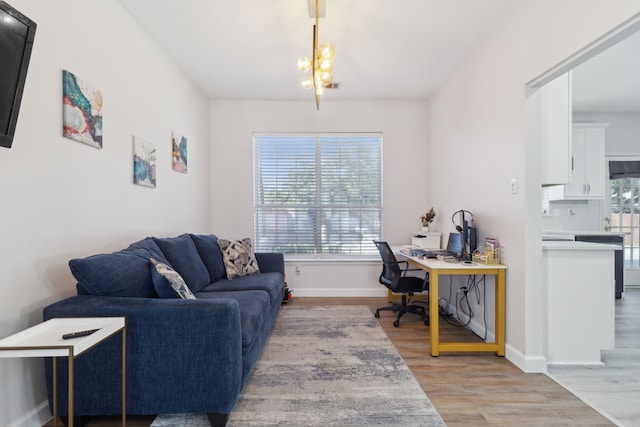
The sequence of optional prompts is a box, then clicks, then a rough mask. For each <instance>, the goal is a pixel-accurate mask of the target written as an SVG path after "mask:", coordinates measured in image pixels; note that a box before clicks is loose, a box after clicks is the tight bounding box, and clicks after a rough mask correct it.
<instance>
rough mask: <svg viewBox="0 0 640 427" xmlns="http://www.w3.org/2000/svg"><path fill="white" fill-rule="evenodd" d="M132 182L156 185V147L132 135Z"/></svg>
mask: <svg viewBox="0 0 640 427" xmlns="http://www.w3.org/2000/svg"><path fill="white" fill-rule="evenodd" d="M133 183H134V184H136V185H143V186H145V187H151V188H155V186H156V148H155V147H154V146H153V144H151V143H150V142H147V141H145V140H144V139H142V138H139V137H137V136H134V137H133Z"/></svg>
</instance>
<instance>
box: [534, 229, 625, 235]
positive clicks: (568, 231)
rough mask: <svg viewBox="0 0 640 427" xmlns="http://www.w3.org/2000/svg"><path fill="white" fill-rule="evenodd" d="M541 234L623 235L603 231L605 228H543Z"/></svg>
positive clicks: (621, 233)
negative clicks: (594, 229)
mask: <svg viewBox="0 0 640 427" xmlns="http://www.w3.org/2000/svg"><path fill="white" fill-rule="evenodd" d="M542 234H573V235H574V236H624V235H625V234H629V233H625V232H622V231H605V230H596V231H593V230H545V231H543V232H542Z"/></svg>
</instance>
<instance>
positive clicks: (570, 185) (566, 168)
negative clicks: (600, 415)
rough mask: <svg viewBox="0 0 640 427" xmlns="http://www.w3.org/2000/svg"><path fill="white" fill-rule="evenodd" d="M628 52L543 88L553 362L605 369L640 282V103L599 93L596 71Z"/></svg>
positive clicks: (547, 304)
mask: <svg viewBox="0 0 640 427" xmlns="http://www.w3.org/2000/svg"><path fill="white" fill-rule="evenodd" d="M632 39H633V37H632ZM635 39H636V40H635V41H633V40H632V42H634V43H635V45H636V46H640V36H636V37H635ZM620 49H622V48H620ZM620 49H619V50H620ZM624 53H625V52H624V51H619V52H615V51H614V52H612V53H611V54H607V51H605V52H604V53H603V54H600V55H598V56H596V57H594V58H592V59H591V60H589V61H587V62H585V63H584V64H582V65H580V66H578V67H577V68H575V69H574V70H573V71H570V72H568V73H566V74H564V75H562V76H560V77H558V78H557V79H555V80H553V81H551V82H550V83H548V84H547V85H546V86H544V87H543V88H541V90H540V95H539V96H540V106H541V112H542V113H541V121H540V124H541V135H540V140H541V142H542V178H543V179H542V184H543V185H542V197H541V200H542V204H541V215H542V230H541V231H542V233H541V234H542V235H541V238H542V249H543V281H544V283H543V286H544V311H545V312H546V313H545V314H546V315H545V316H544V318H545V320H544V323H545V326H544V331H545V353H546V358H547V364H548V365H602V360H601V351H602V350H610V349H613V348H614V347H615V302H616V301H618V300H621V299H623V298H624V292H625V288H626V287H631V288H633V287H637V286H638V285H640V280H639V279H640V277H639V274H638V272H639V271H640V270H639V269H638V258H639V255H638V252H639V250H638V249H639V248H638V246H640V244H639V243H638V235H639V232H638V230H639V228H640V215H639V214H640V204H639V202H640V197H639V196H640V183H639V182H638V181H640V174H639V172H640V144H638V138H637V135H640V105H638V103H637V102H636V104H635V106H632V107H624V108H623V104H621V103H620V101H619V100H620V97H619V96H618V98H617V100H615V101H614V100H613V99H612V100H610V101H609V104H607V103H606V102H603V100H602V99H603V97H604V98H606V96H605V94H607V93H608V92H607V90H604V89H603V90H602V91H600V92H598V82H599V80H598V73H600V74H602V71H603V69H604V68H605V66H607V63H609V62H612V61H614V56H612V55H614V54H615V55H618V56H619V55H621V54H624ZM626 54H628V51H627V52H626ZM607 55H608V56H607ZM612 77H613V76H612V72H611V71H610V72H609V74H608V75H607V78H608V79H609V81H611V80H612V79H611V78H612ZM636 80H638V79H636ZM613 81H615V78H613ZM608 90H609V92H611V93H612V94H613V92H614V89H611V88H609V89H608ZM594 92H595V94H594ZM616 102H617V103H616ZM627 110H629V111H627ZM618 172H620V173H618ZM618 182H620V184H619V186H618Z"/></svg>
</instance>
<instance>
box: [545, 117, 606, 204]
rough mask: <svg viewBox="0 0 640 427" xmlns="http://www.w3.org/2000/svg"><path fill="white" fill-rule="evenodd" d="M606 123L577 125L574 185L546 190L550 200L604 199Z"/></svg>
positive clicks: (573, 145) (573, 137) (555, 186)
mask: <svg viewBox="0 0 640 427" xmlns="http://www.w3.org/2000/svg"><path fill="white" fill-rule="evenodd" d="M606 126H607V124H604V123H574V124H573V129H572V141H571V146H572V151H573V156H572V162H571V163H572V168H571V182H569V183H568V184H566V185H554V186H550V187H547V188H545V191H546V192H547V198H548V200H567V199H574V200H589V199H602V198H604V193H605V188H604V187H605V161H604V149H605V146H604V144H605V128H606Z"/></svg>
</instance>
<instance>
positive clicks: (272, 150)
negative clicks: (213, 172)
mask: <svg viewBox="0 0 640 427" xmlns="http://www.w3.org/2000/svg"><path fill="white" fill-rule="evenodd" d="M254 174H255V177H254V179H255V182H254V206H255V216H254V221H255V250H256V251H261V252H266V251H275V252H282V253H285V254H314V255H324V254H333V255H335V254H343V255H372V254H377V251H376V248H375V245H374V244H373V240H374V239H379V238H380V236H381V234H382V135H381V134H314V135H311V134H295V135H293V134H285V135H266V134H255V135H254Z"/></svg>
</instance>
